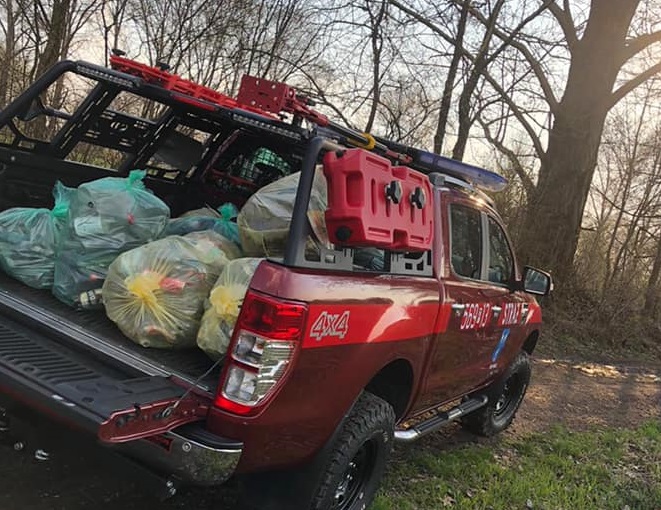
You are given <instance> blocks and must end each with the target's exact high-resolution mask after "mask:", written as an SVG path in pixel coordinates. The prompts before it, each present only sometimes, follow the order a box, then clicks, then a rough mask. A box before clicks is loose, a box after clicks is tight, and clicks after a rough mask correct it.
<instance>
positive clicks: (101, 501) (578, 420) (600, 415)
mask: <svg viewBox="0 0 661 510" xmlns="http://www.w3.org/2000/svg"><path fill="white" fill-rule="evenodd" d="M660 415H661V370H659V369H658V368H656V369H650V368H647V369H645V368H642V367H622V366H620V367H615V366H612V365H596V364H579V363H572V362H559V361H551V360H541V359H537V360H535V362H534V369H533V380H532V384H531V386H530V388H529V390H528V395H527V397H526V399H525V401H524V404H523V406H522V408H521V410H520V411H519V414H518V415H517V417H516V420H515V421H514V424H513V425H512V427H511V428H510V429H509V430H508V431H507V432H505V434H507V435H515V436H524V435H528V434H530V433H534V432H541V431H544V430H546V429H548V428H549V427H551V426H553V425H555V424H564V425H565V426H567V427H568V428H570V429H573V430H584V429H587V428H590V427H595V426H596V427H599V426H616V427H630V426H633V425H636V424H638V423H640V422H642V421H644V420H648V419H650V418H658V417H659V416H660ZM12 432H13V433H20V431H12ZM467 441H476V439H475V438H474V437H473V436H470V435H469V434H466V433H463V432H461V430H460V429H459V428H458V427H457V426H452V427H449V428H448V429H446V430H444V431H443V432H440V433H436V434H433V435H431V436H428V437H427V438H424V439H423V440H422V441H421V442H419V443H417V444H415V445H414V446H411V447H408V448H415V449H430V448H431V449H437V450H438V451H439V452H440V451H442V450H444V449H447V448H451V447H452V446H453V445H455V444H457V443H464V442H467ZM490 441H494V440H493V439H492V440H490ZM496 441H497V439H496ZM12 444H13V441H9V442H8V444H5V445H1V446H0V509H2V510H88V509H94V510H138V509H140V510H149V509H152V508H153V509H156V508H158V509H159V510H174V509H184V508H186V509H196V510H223V509H231V508H233V507H234V506H235V505H234V500H235V489H234V488H233V487H231V486H230V487H227V488H222V489H216V490H199V489H196V490H188V491H186V490H184V491H180V493H179V494H178V495H177V496H176V497H175V498H172V499H170V500H168V501H166V502H160V501H159V500H158V499H156V498H155V497H154V496H153V493H151V492H150V491H148V490H147V489H146V488H145V487H144V486H143V485H142V484H140V483H137V482H138V481H139V480H138V479H137V478H136V475H134V474H133V475H132V474H131V473H129V472H126V471H125V470H124V469H122V468H119V467H118V466H117V465H116V464H115V463H113V462H111V461H110V460H109V458H108V457H107V455H106V454H105V452H104V451H102V450H101V449H100V448H96V447H90V446H89V445H88V444H86V443H78V442H77V441H69V442H67V443H66V444H65V443H60V444H57V445H56V446H55V447H51V448H50V449H49V450H48V453H49V455H50V458H49V460H47V461H39V460H36V459H35V458H34V451H35V449H37V448H39V447H41V445H40V443H39V440H38V439H36V440H30V441H26V445H25V448H24V450H23V451H20V452H18V451H15V450H14V448H13V447H12ZM402 448H407V447H401V446H400V447H399V449H400V450H401V449H402ZM396 459H397V454H396V455H395V462H396Z"/></svg>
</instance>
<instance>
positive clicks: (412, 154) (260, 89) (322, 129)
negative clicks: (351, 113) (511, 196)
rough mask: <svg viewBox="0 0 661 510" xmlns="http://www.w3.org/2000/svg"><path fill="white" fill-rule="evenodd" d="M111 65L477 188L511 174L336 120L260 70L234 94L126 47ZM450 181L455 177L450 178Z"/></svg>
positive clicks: (197, 100) (181, 94)
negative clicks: (310, 127) (151, 62)
mask: <svg viewBox="0 0 661 510" xmlns="http://www.w3.org/2000/svg"><path fill="white" fill-rule="evenodd" d="M110 66H111V67H112V68H113V69H115V70H117V71H121V72H123V73H126V74H129V75H132V76H135V77H138V78H140V79H142V80H144V82H146V83H149V84H153V85H157V86H160V87H162V88H164V89H166V90H169V91H171V92H172V93H173V95H174V97H175V99H178V100H180V101H182V102H186V103H189V104H195V105H197V106H199V107H201V108H206V109H214V108H217V107H222V108H228V109H232V110H233V109H238V110H244V111H248V112H251V113H253V114H257V115H260V116H263V117H267V118H269V119H271V120H282V114H283V113H289V114H292V115H293V120H292V124H294V125H300V124H301V122H302V121H303V120H304V119H305V120H307V121H309V122H311V123H313V124H315V125H316V126H318V131H319V133H320V134H322V135H323V134H324V133H326V134H327V135H328V134H331V133H332V135H334V136H331V137H332V138H335V139H336V140H337V141H338V142H340V143H342V144H344V145H350V146H353V147H358V148H362V149H366V150H370V151H373V152H376V153H379V154H381V155H383V156H385V157H387V158H389V159H391V160H393V161H395V162H398V163H400V164H404V165H409V166H411V167H413V168H415V169H417V170H421V171H422V172H424V173H427V174H429V173H432V172H440V173H443V174H445V175H447V176H448V177H450V178H452V179H455V180H457V184H456V185H457V186H461V184H458V182H459V181H463V182H465V183H467V184H469V185H470V186H472V187H473V188H476V189H478V188H479V189H482V190H487V191H494V192H495V191H501V190H502V189H504V188H505V187H506V186H507V180H506V179H505V178H504V177H502V176H500V175H498V174H496V173H494V172H491V171H489V170H486V169H484V168H480V167H477V166H474V165H469V164H467V163H463V162H461V161H456V160H453V159H450V158H447V157H444V156H441V155H439V154H435V153H433V152H428V151H424V150H421V149H416V148H414V147H410V146H407V145H404V144H401V143H398V142H393V141H392V140H388V139H385V138H381V137H375V136H372V135H371V134H369V133H363V132H360V131H358V130H356V129H352V128H349V127H346V126H342V125H341V124H337V123H336V122H333V121H332V120H330V119H329V118H328V117H327V116H326V115H324V114H322V113H320V112H318V111H316V110H314V109H313V108H312V107H313V106H314V105H315V103H314V101H313V100H312V99H311V98H310V97H308V96H306V95H304V94H302V93H301V92H300V91H298V90H296V89H295V88H294V87H290V86H289V85H287V84H285V83H280V82H274V81H270V80H266V79H263V78H257V77H254V76H247V75H246V76H243V78H242V79H241V86H240V88H239V93H238V95H237V98H236V99H234V98H231V97H229V96H226V95H224V94H221V93H219V92H217V91H215V90H213V89H210V88H208V87H204V86H203V85H200V84H197V83H195V82H192V81H190V80H186V79H183V78H181V77H179V76H177V75H176V74H172V73H170V72H169V66H168V65H167V64H165V63H161V62H159V63H158V64H157V65H156V66H148V65H146V64H142V63H140V62H136V61H134V60H131V59H128V58H125V57H124V52H122V51H121V50H116V49H115V50H113V54H112V55H111V56H110ZM448 182H450V181H448Z"/></svg>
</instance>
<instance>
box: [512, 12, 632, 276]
mask: <svg viewBox="0 0 661 510" xmlns="http://www.w3.org/2000/svg"><path fill="white" fill-rule="evenodd" d="M638 3H639V0H618V1H617V2H611V1H609V0H593V1H592V6H591V12H590V17H589V21H588V24H587V26H586V29H585V34H584V36H583V38H582V39H581V40H580V41H579V42H578V43H577V44H576V45H575V46H574V49H573V55H572V60H571V66H570V68H569V74H568V78H567V85H566V87H565V93H564V96H563V97H562V100H561V101H560V103H559V104H558V105H557V107H556V111H555V112H554V113H555V118H554V122H553V126H552V127H551V131H550V132H549V143H548V149H547V151H546V154H545V157H544V158H543V159H542V162H541V167H540V171H539V180H538V184H537V186H536V188H535V191H534V193H533V196H532V197H531V198H532V199H531V200H530V203H529V204H528V210H527V214H526V219H525V223H524V226H523V243H522V259H523V260H525V261H526V262H527V263H531V264H535V265H539V266H542V267H545V268H548V269H550V270H551V271H552V272H553V273H554V275H555V277H556V279H557V280H559V281H560V282H562V281H566V280H567V278H569V277H570V276H571V272H572V264H573V261H574V254H575V252H576V247H577V244H578V236H579V233H580V228H581V220H582V218H583V210H584V208H585V202H586V200H587V197H588V193H589V190H590V183H591V182H592V176H593V174H594V169H595V166H596V162H597V152H598V150H599V143H600V140H601V135H602V131H603V128H604V122H605V120H606V115H607V114H608V111H609V110H610V108H611V107H612V104H611V101H612V91H613V86H614V84H615V80H616V78H617V75H618V73H619V70H620V67H621V65H622V63H621V62H620V61H618V55H620V54H621V50H622V49H623V48H624V46H625V39H626V35H627V31H628V29H629V25H630V23H631V20H632V17H633V15H634V13H635V10H636V7H637V5H638Z"/></svg>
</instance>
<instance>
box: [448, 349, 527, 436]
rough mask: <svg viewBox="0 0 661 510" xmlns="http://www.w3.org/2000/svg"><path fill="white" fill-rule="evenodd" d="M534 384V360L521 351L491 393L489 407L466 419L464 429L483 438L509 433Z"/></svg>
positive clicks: (463, 419) (487, 393)
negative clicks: (509, 428) (532, 363)
mask: <svg viewBox="0 0 661 510" xmlns="http://www.w3.org/2000/svg"><path fill="white" fill-rule="evenodd" d="M529 382H530V359H529V358H528V354H527V353H526V352H524V351H521V352H520V353H519V355H518V356H517V357H516V358H515V359H514V362H513V363H512V364H511V365H510V366H509V368H508V369H507V371H506V372H505V374H504V375H503V377H502V378H500V379H499V380H498V381H496V382H495V383H494V384H493V385H492V386H491V387H489V388H488V389H487V391H486V392H485V394H486V395H487V397H488V398H489V402H488V403H487V405H486V406H484V407H482V408H480V409H478V410H477V411H475V412H473V413H471V414H469V415H467V416H465V417H464V418H462V420H461V423H462V426H463V427H464V428H466V429H467V430H470V431H471V432H473V433H475V434H479V435H481V436H493V435H495V434H498V433H499V432H501V431H503V430H505V429H506V428H507V427H509V425H510V424H511V423H512V420H514V417H515V416H516V412H517V411H518V409H519V406H520V405H521V402H522V401H523V397H524V396H525V394H526V390H527V389H528V383H529Z"/></svg>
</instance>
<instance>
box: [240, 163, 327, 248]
mask: <svg viewBox="0 0 661 510" xmlns="http://www.w3.org/2000/svg"><path fill="white" fill-rule="evenodd" d="M300 175H301V173H300V172H298V173H295V174H292V175H289V176H287V177H284V178H283V179H280V180H277V181H275V182H273V183H271V184H269V185H268V186H265V187H264V188H262V189H260V190H259V191H257V193H255V194H254V195H253V196H251V197H250V198H249V199H248V201H247V202H246V204H245V205H244V206H243V208H242V209H241V212H240V213H239V216H238V217H237V220H236V221H237V224H238V226H239V235H240V236H241V248H242V250H243V253H244V254H245V255H246V256H250V257H264V256H266V257H280V256H282V255H284V252H285V245H286V242H287V236H288V235H289V226H290V224H291V219H292V215H293V213H294V200H295V199H296V191H297V189H298V181H299V179H300ZM327 205H328V198H327V187H326V178H325V177H324V175H323V171H322V170H321V168H317V169H316V170H315V175H314V181H313V185H312V193H311V196H310V204H309V207H308V219H309V220H310V224H311V225H312V230H313V232H314V234H315V236H316V238H317V239H316V241H310V242H309V243H308V245H309V248H311V247H312V245H313V244H314V242H319V243H321V244H323V245H325V246H326V247H330V243H329V240H328V233H327V231H326V221H325V216H324V215H325V212H326V208H327Z"/></svg>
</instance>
